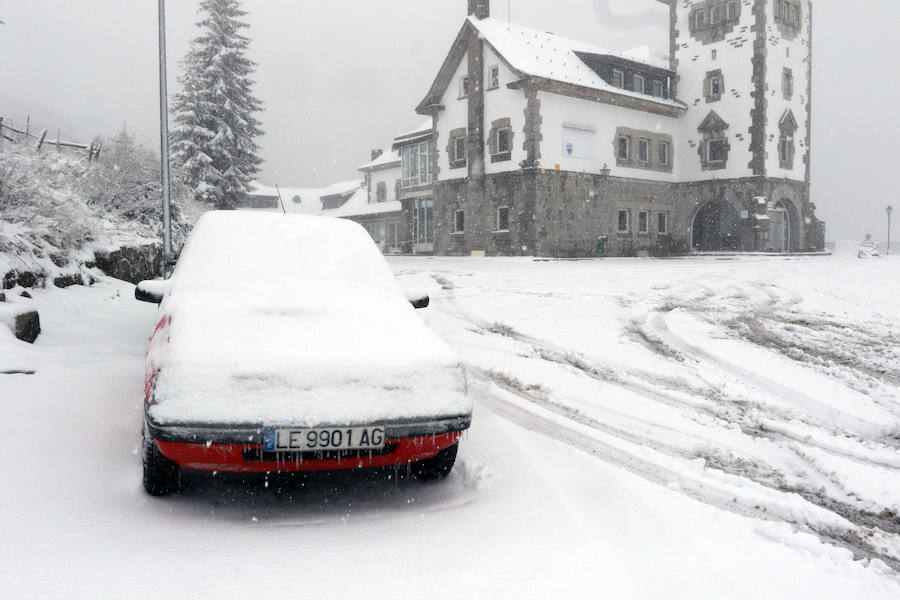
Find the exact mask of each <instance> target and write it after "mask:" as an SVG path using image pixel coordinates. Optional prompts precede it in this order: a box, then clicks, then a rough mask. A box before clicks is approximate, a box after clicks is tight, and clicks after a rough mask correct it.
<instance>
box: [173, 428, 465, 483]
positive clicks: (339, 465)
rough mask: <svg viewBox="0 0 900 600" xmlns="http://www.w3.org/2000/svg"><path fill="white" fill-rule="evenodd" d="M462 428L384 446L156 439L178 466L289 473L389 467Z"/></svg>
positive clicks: (455, 436)
mask: <svg viewBox="0 0 900 600" xmlns="http://www.w3.org/2000/svg"><path fill="white" fill-rule="evenodd" d="M462 435H463V432H461V431H458V432H454V433H443V434H438V435H428V436H417V437H406V438H390V437H389V438H388V439H387V445H386V446H385V447H384V449H383V450H371V451H370V450H342V451H326V452H265V451H263V447H262V444H239V443H230V444H213V443H210V444H207V443H205V442H204V443H195V442H165V441H160V440H157V442H156V443H157V445H158V446H159V451H160V452H161V453H162V455H163V456H165V457H166V458H168V459H169V460H171V461H173V462H175V463H177V464H178V465H180V466H181V467H184V468H186V469H191V470H195V471H218V472H222V473H289V472H299V471H335V470H340V469H364V468H369V467H388V466H394V465H401V464H406V463H411V462H415V461H419V460H425V459H428V458H431V457H433V456H434V455H436V454H437V453H438V452H440V451H441V450H444V449H446V448H449V447H450V446H452V445H453V444H455V443H456V442H458V441H459V439H460V438H461V437H462Z"/></svg>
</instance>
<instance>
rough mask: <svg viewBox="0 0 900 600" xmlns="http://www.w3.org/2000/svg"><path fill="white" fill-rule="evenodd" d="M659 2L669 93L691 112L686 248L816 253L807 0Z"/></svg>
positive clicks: (684, 170)
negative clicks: (665, 23)
mask: <svg viewBox="0 0 900 600" xmlns="http://www.w3.org/2000/svg"><path fill="white" fill-rule="evenodd" d="M659 1H660V2H663V3H665V4H668V5H669V7H670V24H671V36H670V44H671V48H670V57H671V68H672V70H673V71H674V72H676V73H677V77H676V81H675V84H674V86H673V87H674V90H673V91H674V95H675V97H676V98H677V99H678V100H680V101H681V102H683V103H684V104H686V105H687V107H688V108H687V112H686V113H685V115H684V116H683V117H681V126H680V135H679V136H678V140H677V142H676V143H677V149H676V152H677V154H679V155H680V156H682V157H684V158H683V159H682V160H681V173H680V177H679V179H680V181H681V182H682V183H681V184H680V185H679V188H680V189H678V191H676V195H677V196H679V197H680V198H679V200H680V201H681V202H682V203H684V204H683V206H685V208H686V214H687V215H688V227H689V228H690V229H689V235H690V240H691V246H692V248H693V249H694V250H712V251H716V250H744V251H746V250H757V251H759V250H763V251H764V250H774V251H779V252H783V251H791V250H794V251H796V250H804V249H807V248H810V247H817V248H819V249H821V247H822V245H823V242H824V239H823V237H824V236H823V226H822V224H821V223H820V222H819V221H818V220H817V219H816V218H815V215H814V211H815V206H814V205H813V204H812V203H811V202H810V197H809V183H810V141H811V135H810V123H811V98H810V96H811V80H812V0H659ZM698 157H699V160H697V158H698Z"/></svg>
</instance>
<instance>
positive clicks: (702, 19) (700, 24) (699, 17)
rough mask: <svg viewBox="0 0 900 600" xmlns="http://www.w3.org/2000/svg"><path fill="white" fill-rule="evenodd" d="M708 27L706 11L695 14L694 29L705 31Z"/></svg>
mask: <svg viewBox="0 0 900 600" xmlns="http://www.w3.org/2000/svg"><path fill="white" fill-rule="evenodd" d="M704 27H706V11H705V10H698V11H697V12H695V13H694V29H703V28H704Z"/></svg>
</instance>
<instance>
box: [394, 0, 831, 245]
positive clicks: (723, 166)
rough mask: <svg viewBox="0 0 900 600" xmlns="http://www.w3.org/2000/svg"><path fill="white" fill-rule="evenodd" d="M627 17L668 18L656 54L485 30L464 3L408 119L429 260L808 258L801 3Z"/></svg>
mask: <svg viewBox="0 0 900 600" xmlns="http://www.w3.org/2000/svg"><path fill="white" fill-rule="evenodd" d="M634 1H647V2H650V1H660V2H664V3H665V4H669V6H670V25H671V47H670V49H669V55H668V56H664V55H657V54H656V53H654V52H653V51H652V50H650V49H648V48H646V47H644V48H638V49H635V50H631V51H627V52H613V51H609V50H607V49H605V48H603V47H601V46H598V45H596V44H593V43H586V42H580V41H575V40H570V39H567V38H564V37H562V36H558V35H554V34H551V33H546V32H542V31H538V30H534V29H530V28H526V27H520V26H517V25H514V24H510V23H506V22H502V21H499V20H495V19H492V18H490V7H489V1H488V0H468V3H469V13H470V16H469V18H468V19H467V20H466V22H465V23H464V24H463V26H462V28H461V30H460V32H459V34H458V36H457V38H456V40H455V42H454V43H453V45H452V46H451V49H450V51H449V53H448V55H447V58H446V60H445V61H444V63H443V65H442V67H441V69H440V71H439V73H438V75H437V77H436V79H435V81H434V83H433V85H432V86H431V89H430V90H429V92H428V94H427V96H426V97H425V99H424V100H423V101H422V102H421V103H420V104H419V106H418V108H417V110H418V112H420V113H422V114H426V115H429V116H431V117H432V118H433V119H434V132H433V143H432V145H431V147H430V152H431V156H430V164H431V173H430V177H431V179H432V182H431V183H432V185H431V188H430V190H429V192H430V194H431V195H432V196H431V198H432V200H433V207H434V225H433V227H434V250H435V252H436V253H438V254H471V253H478V254H480V253H482V252H484V253H486V254H526V255H597V254H600V255H604V254H624V255H628V254H641V253H654V254H668V253H677V252H687V251H690V250H712V251H716V250H772V251H790V250H793V251H797V250H806V249H809V248H810V247H819V248H821V244H822V230H823V228H822V225H821V223H820V222H819V221H818V220H817V219H816V218H815V215H814V208H815V207H814V206H813V204H812V203H811V202H810V198H809V161H810V129H809V122H810V90H811V81H810V80H811V18H812V15H811V11H812V3H811V1H810V0H672V1H671V3H670V2H669V1H668V0H634ZM420 187H421V186H420ZM402 191H403V190H402V187H401V193H402Z"/></svg>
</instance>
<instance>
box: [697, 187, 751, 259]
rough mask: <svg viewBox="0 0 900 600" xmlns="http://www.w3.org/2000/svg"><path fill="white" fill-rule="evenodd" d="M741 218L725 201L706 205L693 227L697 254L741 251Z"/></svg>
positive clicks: (698, 213) (716, 201)
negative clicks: (739, 230)
mask: <svg viewBox="0 0 900 600" xmlns="http://www.w3.org/2000/svg"><path fill="white" fill-rule="evenodd" d="M739 225H740V218H739V216H738V214H737V212H735V210H734V209H733V208H731V205H730V204H728V203H727V202H725V201H724V200H713V201H711V202H708V203H706V205H704V206H703V208H701V209H700V210H699V211H698V212H697V215H696V216H695V217H694V223H693V225H692V226H691V239H692V247H693V249H694V251H695V252H732V251H736V250H739V249H740V246H741V240H740V235H739V232H738V227H739Z"/></svg>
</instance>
